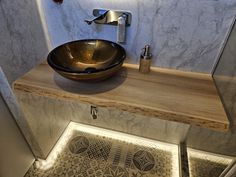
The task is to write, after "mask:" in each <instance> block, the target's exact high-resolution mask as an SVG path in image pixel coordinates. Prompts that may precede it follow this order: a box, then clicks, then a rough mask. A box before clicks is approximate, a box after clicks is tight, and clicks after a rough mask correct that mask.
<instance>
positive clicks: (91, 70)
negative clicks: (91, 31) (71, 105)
mask: <svg viewBox="0 0 236 177" xmlns="http://www.w3.org/2000/svg"><path fill="white" fill-rule="evenodd" d="M125 57H126V53H125V50H124V48H123V47H121V46H120V45H118V44H116V43H114V42H111V41H106V40H100V39H88V40H78V41H73V42H69V43H66V44H63V45H61V46H59V47H57V48H55V49H53V50H52V51H51V52H50V53H49V55H48V58H47V61H48V64H49V65H50V66H51V67H52V68H53V69H54V70H55V71H56V72H57V73H59V74H60V75H62V76H64V77H66V78H68V79H72V80H78V81H99V80H103V79H107V78H109V77H111V76H112V75H114V74H115V73H116V72H117V71H119V70H120V68H121V67H122V64H123V61H124V59H125Z"/></svg>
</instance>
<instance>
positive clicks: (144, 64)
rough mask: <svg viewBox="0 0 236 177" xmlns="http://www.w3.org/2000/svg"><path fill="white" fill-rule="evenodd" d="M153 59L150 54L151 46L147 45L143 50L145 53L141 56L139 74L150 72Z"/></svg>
mask: <svg viewBox="0 0 236 177" xmlns="http://www.w3.org/2000/svg"><path fill="white" fill-rule="evenodd" d="M151 58H152V54H151V53H150V46H149V45H146V46H145V47H144V48H143V52H142V53H141V56H140V63H139V72H141V73H149V72H150V67H151Z"/></svg>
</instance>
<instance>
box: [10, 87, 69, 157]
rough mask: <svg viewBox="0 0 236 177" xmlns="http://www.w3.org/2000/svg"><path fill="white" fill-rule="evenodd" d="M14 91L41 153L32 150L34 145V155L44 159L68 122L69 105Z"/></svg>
mask: <svg viewBox="0 0 236 177" xmlns="http://www.w3.org/2000/svg"><path fill="white" fill-rule="evenodd" d="M14 92H15V94H16V96H17V100H18V102H19V104H20V107H21V109H22V111H23V112H24V114H25V121H26V123H27V124H28V125H29V127H30V130H31V134H32V136H33V137H34V138H35V139H34V140H35V141H36V142H37V143H38V145H39V149H40V151H41V153H40V154H39V153H37V151H34V147H32V150H33V152H34V153H35V156H37V157H40V158H43V159H45V158H46V157H47V155H48V154H49V152H50V151H51V150H52V148H53V147H54V145H55V143H56V142H57V140H58V139H59V138H60V136H61V134H62V133H63V131H64V130H65V128H66V127H67V125H68V124H69V122H70V111H71V110H70V108H69V106H70V105H68V103H66V102H62V101H61V100H57V99H50V98H47V97H42V96H38V95H34V94H28V93H26V92H21V91H17V90H15V91H14ZM68 109H69V111H68Z"/></svg>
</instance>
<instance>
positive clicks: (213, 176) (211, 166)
mask: <svg viewBox="0 0 236 177" xmlns="http://www.w3.org/2000/svg"><path fill="white" fill-rule="evenodd" d="M188 152H189V153H188V160H189V170H190V177H219V176H220V174H221V173H222V172H223V171H224V170H225V169H226V167H227V166H228V165H229V164H230V162H231V161H232V159H233V158H232V157H228V156H222V155H217V154H210V153H207V152H202V151H196V150H191V149H188Z"/></svg>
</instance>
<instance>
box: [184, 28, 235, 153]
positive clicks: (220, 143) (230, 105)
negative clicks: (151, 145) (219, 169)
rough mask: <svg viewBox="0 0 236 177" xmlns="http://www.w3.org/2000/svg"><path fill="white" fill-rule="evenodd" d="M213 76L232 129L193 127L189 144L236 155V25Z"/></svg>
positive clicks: (189, 135) (189, 136) (189, 134)
mask: <svg viewBox="0 0 236 177" xmlns="http://www.w3.org/2000/svg"><path fill="white" fill-rule="evenodd" d="M213 77H214V80H215V83H216V86H217V88H218V91H219V94H220V96H221V99H222V102H223V103H224V107H225V110H226V112H227V115H228V118H229V121H230V130H229V131H228V132H227V133H219V132H214V131H210V130H206V129H201V128H199V127H191V128H190V131H189V133H188V145H189V146H190V147H193V148H198V149H202V150H207V151H212V152H217V153H221V154H227V155H233V156H236V25H234V26H233V27H232V31H231V33H230V35H229V38H228V40H227V42H226V45H225V47H224V50H223V52H222V55H221V57H220V60H219V63H218V65H217V67H216V70H215V72H214V75H213Z"/></svg>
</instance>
